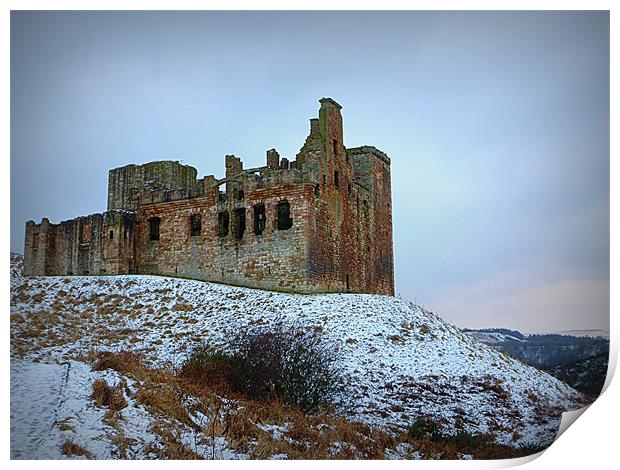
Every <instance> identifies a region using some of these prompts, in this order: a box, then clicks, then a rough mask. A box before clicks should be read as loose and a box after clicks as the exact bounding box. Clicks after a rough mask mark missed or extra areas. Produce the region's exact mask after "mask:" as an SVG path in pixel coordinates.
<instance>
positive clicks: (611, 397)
mask: <svg viewBox="0 0 620 470" xmlns="http://www.w3.org/2000/svg"><path fill="white" fill-rule="evenodd" d="M613 7H614V3H613V2H611V1H596V0H594V1H587V2H586V1H575V0H573V1H570V0H568V1H558V0H555V1H550V0H546V1H532V0H522V1H504V2H501V3H499V2H491V1H470V2H463V1H456V0H452V1H435V2H431V1H424V2H422V1H419V2H403V1H391V0H384V1H382V2H370V1H367V0H359V1H356V2H352V1H334V0H330V1H325V0H314V1H311V2H310V1H306V2H297V3H295V4H294V5H293V4H291V2H286V1H274V0H265V1H261V2H256V1H254V2H253V1H248V0H246V1H241V0H236V1H235V0H231V1H228V2H226V3H223V2H218V3H215V2H214V3H207V2H200V1H196V0H176V1H174V2H171V1H161V0H160V1H146V0H108V1H99V0H97V1H88V2H85V1H77V0H72V1H70V0H65V1H54V2H51V1H43V0H37V1H34V0H23V1H15V0H9V1H8V2H3V13H4V14H3V15H2V20H1V23H0V24H1V25H2V27H1V29H0V31H1V32H2V34H1V39H0V41H1V44H0V54H1V56H0V60H1V63H2V64H3V67H2V68H1V70H2V82H3V83H2V84H3V86H2V90H3V92H2V97H3V103H4V110H5V111H4V113H2V118H1V119H2V126H1V128H2V138H1V140H0V141H1V142H2V143H3V149H4V152H3V154H2V159H1V162H2V163H1V164H2V170H3V171H1V172H0V178H1V179H2V188H3V192H4V197H3V198H2V202H1V204H0V207H1V210H2V213H1V216H2V218H1V219H0V220H3V221H5V222H6V221H8V220H10V218H9V210H10V204H9V198H10V190H9V185H10V159H9V155H10V140H9V139H10V128H9V125H10V107H9V103H10V70H9V64H10V61H9V54H10V10H49V9H54V10H110V9H111V10H114V9H116V10H145V9H156V10H201V9H211V10H254V9H258V8H260V9H267V10H310V9H313V10H314V9H319V10H321V9H324V10H334V9H363V10H399V9H416V10H464V9H467V10H517V9H518V10H523V9H531V10H610V11H611V14H610V23H611V24H610V26H611V31H610V34H611V36H610V38H611V64H610V70H611V95H610V96H611V104H612V106H611V120H610V124H611V127H610V128H611V129H618V125H617V124H618V122H617V121H618V120H617V104H618V96H617V92H616V87H615V81H614V78H617V67H618V65H619V64H620V62H619V61H618V48H617V47H615V46H614V40H616V42H617V39H618V38H617V34H616V31H617V29H618V20H617V17H616V13H617V9H615V11H614V8H613ZM610 148H611V161H610V165H611V168H610V178H611V214H612V217H611V221H610V223H611V240H618V239H620V231H619V230H618V217H617V215H618V213H619V211H620V207H619V205H618V184H619V183H620V182H619V178H618V171H619V165H618V154H617V139H616V138H615V135H614V133H613V132H612V133H611V147H610ZM614 215H615V217H614ZM0 237H2V238H1V239H2V244H3V246H5V247H6V251H5V252H4V259H5V260H6V264H5V266H6V267H8V265H9V263H8V256H9V251H10V244H9V238H10V237H9V230H7V227H6V226H5V227H4V230H3V231H2V232H0ZM610 261H611V278H610V281H611V282H610V285H611V286H612V289H611V299H610V300H611V302H610V306H611V311H612V312H618V307H619V302H618V295H617V292H616V291H615V290H614V288H613V287H614V286H615V285H616V284H617V281H618V267H619V265H620V262H619V261H620V259H619V252H618V249H617V243H616V244H615V245H614V243H613V242H612V245H611V260H610ZM3 280H4V283H3V285H4V290H3V291H2V301H3V305H4V306H5V309H6V310H7V315H6V317H5V318H4V321H2V322H1V323H0V324H1V325H2V326H1V328H2V333H3V337H4V338H5V342H4V348H3V349H4V358H5V360H4V361H2V372H3V377H4V379H5V380H4V382H3V387H2V395H3V400H2V405H3V407H2V411H3V413H2V418H3V423H4V426H3V428H2V443H3V447H4V459H5V460H7V461H8V460H9V446H10V443H9V423H10V416H9V396H10V395H9V361H8V358H9V331H8V326H9V321H8V318H7V317H8V306H9V289H8V286H9V273H8V269H6V268H5V270H4V271H3ZM616 316H617V313H616V315H612V316H611V318H610V334H611V342H612V343H611V344H612V347H611V357H610V373H609V375H608V385H609V379H610V378H611V375H612V370H613V368H615V364H616V362H617V358H618V339H619V338H618V324H617V318H616ZM619 397H620V386H618V381H617V380H616V381H614V382H613V383H611V385H610V386H609V387H608V389H607V390H606V391H605V392H604V394H603V395H602V396H601V397H600V398H599V399H598V400H597V401H596V402H595V403H594V404H593V405H592V406H591V407H590V408H589V409H588V410H587V411H586V412H585V413H584V414H583V416H582V417H581V418H580V419H579V424H578V425H576V426H572V427H571V428H570V429H569V430H568V431H567V432H566V433H565V434H563V435H562V436H561V437H560V438H559V439H558V441H557V442H556V443H554V444H553V445H552V446H551V447H550V448H549V449H548V450H547V451H545V452H544V453H543V454H542V456H540V457H539V458H536V459H534V460H533V461H532V462H531V463H530V464H529V466H530V467H528V468H541V469H542V468H545V469H546V468H548V467H549V466H550V465H552V466H553V468H580V469H583V468H608V467H610V465H609V464H610V462H614V463H616V462H617V457H616V452H615V450H616V449H615V446H616V445H618V444H617V438H616V437H615V436H616V432H617V431H616V429H617V425H616V420H617V418H618V415H619V413H618V405H619V404H620V399H619ZM531 460H532V459H531V458H525V459H514V460H509V461H475V462H462V461H459V462H454V461H444V462H432V463H430V462H409V461H404V462H386V461H379V462H363V461H362V462H360V461H356V462H327V463H321V464H320V465H321V466H323V465H326V464H327V465H334V466H335V465H338V466H342V465H345V466H349V465H355V466H356V467H357V466H372V467H375V466H377V465H381V466H383V465H391V466H394V467H398V466H400V467H401V468H404V466H405V465H407V466H408V468H409V466H411V465H415V466H416V467H417V466H420V465H421V466H423V467H425V468H428V465H433V466H435V467H443V468H448V467H449V468H453V467H454V466H460V467H463V466H469V467H470V468H471V467H476V468H503V467H510V466H515V465H519V464H523V463H525V462H527V461H531ZM8 463H9V466H10V467H11V468H12V467H15V468H24V467H30V466H32V465H45V466H46V467H49V468H53V469H54V468H65V467H66V466H67V465H79V463H76V462H64V461H54V462H45V463H38V462H28V461H9V462H8ZM196 464H198V465H205V463H204V462H202V463H194V462H182V463H180V462H173V463H171V462H163V461H157V462H123V461H119V462H116V461H115V462H106V461H99V462H89V463H88V465H92V466H95V467H99V468H103V466H108V465H114V466H116V465H121V466H125V465H132V466H144V465H148V466H149V467H151V468H152V467H153V466H161V465H166V466H169V465H175V466H178V465H182V466H184V467H185V466H194V465H196ZM208 465H210V466H215V467H216V468H222V467H230V466H231V465H251V466H252V467H254V468H256V467H264V466H273V465H280V466H287V467H290V466H295V467H307V468H310V467H315V466H316V465H317V462H310V461H301V462H286V463H284V462H246V463H241V462H230V461H223V462H210V463H209V464H208Z"/></svg>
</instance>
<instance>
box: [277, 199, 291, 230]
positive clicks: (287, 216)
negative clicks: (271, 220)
mask: <svg viewBox="0 0 620 470" xmlns="http://www.w3.org/2000/svg"><path fill="white" fill-rule="evenodd" d="M292 226H293V219H292V218H291V205H290V204H289V202H288V201H280V202H278V230H288V229H289V228H291V227H292Z"/></svg>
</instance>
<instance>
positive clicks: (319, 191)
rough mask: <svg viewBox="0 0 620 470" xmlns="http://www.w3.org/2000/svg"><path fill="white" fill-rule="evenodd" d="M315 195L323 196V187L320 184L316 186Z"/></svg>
mask: <svg viewBox="0 0 620 470" xmlns="http://www.w3.org/2000/svg"><path fill="white" fill-rule="evenodd" d="M314 195H315V196H320V195H321V185H320V184H319V183H317V184H315V185H314Z"/></svg>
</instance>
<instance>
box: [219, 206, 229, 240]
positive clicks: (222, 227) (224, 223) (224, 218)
mask: <svg viewBox="0 0 620 470" xmlns="http://www.w3.org/2000/svg"><path fill="white" fill-rule="evenodd" d="M229 220H230V217H229V215H228V212H220V213H219V214H217V226H218V234H219V236H220V237H225V236H226V235H228V223H229Z"/></svg>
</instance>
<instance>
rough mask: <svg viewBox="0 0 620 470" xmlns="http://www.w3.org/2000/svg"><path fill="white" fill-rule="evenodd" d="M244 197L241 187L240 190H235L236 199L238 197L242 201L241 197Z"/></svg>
mask: <svg viewBox="0 0 620 470" xmlns="http://www.w3.org/2000/svg"><path fill="white" fill-rule="evenodd" d="M244 197H245V192H244V191H243V189H240V190H239V191H238V192H237V199H238V200H239V201H243V198H244Z"/></svg>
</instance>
